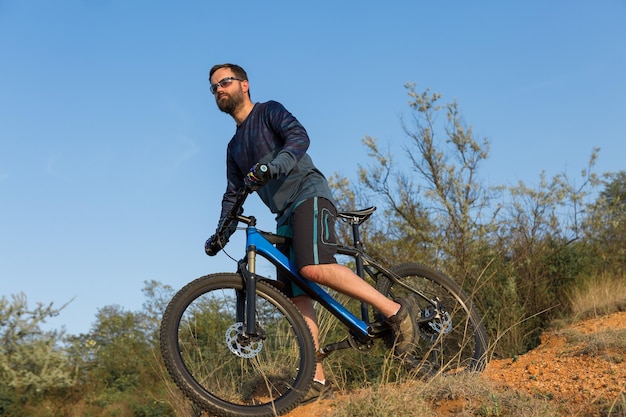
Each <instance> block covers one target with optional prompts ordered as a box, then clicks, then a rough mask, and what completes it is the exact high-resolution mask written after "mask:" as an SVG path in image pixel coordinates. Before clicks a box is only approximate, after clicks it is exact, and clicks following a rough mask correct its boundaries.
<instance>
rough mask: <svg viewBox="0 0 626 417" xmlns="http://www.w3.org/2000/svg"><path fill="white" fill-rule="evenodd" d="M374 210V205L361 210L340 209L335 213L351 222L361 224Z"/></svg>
mask: <svg viewBox="0 0 626 417" xmlns="http://www.w3.org/2000/svg"><path fill="white" fill-rule="evenodd" d="M375 211H376V206H372V207H368V208H366V209H362V210H354V211H340V212H338V213H337V217H339V218H340V219H344V220H347V221H349V222H351V223H356V224H361V223H363V222H364V221H365V220H367V219H368V218H369V217H370V216H371V215H372V213H373V212H375Z"/></svg>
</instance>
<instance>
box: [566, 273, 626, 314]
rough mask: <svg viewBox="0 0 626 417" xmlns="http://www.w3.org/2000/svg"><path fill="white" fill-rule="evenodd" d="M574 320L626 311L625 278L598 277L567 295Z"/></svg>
mask: <svg viewBox="0 0 626 417" xmlns="http://www.w3.org/2000/svg"><path fill="white" fill-rule="evenodd" d="M569 301H570V306H571V310H572V314H573V315H574V318H578V319H580V318H588V317H596V316H601V315H605V314H610V313H613V312H616V311H624V310H626V276H620V277H617V276H612V277H607V276H599V277H592V278H590V279H589V280H588V281H587V282H586V283H585V284H583V285H581V286H580V287H579V288H576V289H575V290H573V291H572V292H571V293H570V294H569Z"/></svg>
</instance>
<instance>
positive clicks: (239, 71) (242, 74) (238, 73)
mask: <svg viewBox="0 0 626 417" xmlns="http://www.w3.org/2000/svg"><path fill="white" fill-rule="evenodd" d="M222 68H228V69H230V70H231V71H232V72H233V74H235V77H237V78H241V79H242V80H246V81H248V74H246V71H245V70H244V69H243V68H241V67H240V66H239V65H235V64H218V65H213V68H211V71H209V80H210V79H211V77H212V76H213V74H214V73H215V71H217V70H218V69H222Z"/></svg>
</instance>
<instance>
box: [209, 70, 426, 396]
mask: <svg viewBox="0 0 626 417" xmlns="http://www.w3.org/2000/svg"><path fill="white" fill-rule="evenodd" d="M209 81H210V82H211V92H212V93H213V95H214V96H215V102H216V104H217V107H218V108H219V109H220V110H221V111H223V112H225V113H228V114H229V115H230V116H231V117H232V118H233V119H234V120H235V123H236V124H237V130H236V132H235V135H234V136H233V138H232V139H231V141H230V143H229V144H228V148H227V154H226V158H227V160H226V164H227V187H226V192H225V193H224V196H223V199H222V214H221V217H220V223H218V224H221V222H222V221H223V220H224V217H225V215H226V214H227V213H228V211H229V210H230V209H231V208H232V206H233V202H234V200H235V196H236V195H237V192H238V190H239V189H241V188H242V187H244V186H248V187H250V188H251V189H253V190H257V193H258V194H259V196H260V197H261V199H262V201H263V202H264V203H265V204H266V205H267V206H268V207H269V209H270V210H271V211H272V213H274V214H276V221H277V226H278V227H277V231H278V233H279V234H283V235H287V236H290V237H292V248H291V251H292V253H291V254H292V255H293V258H292V259H294V261H295V263H296V265H297V267H298V269H299V272H300V274H301V275H302V276H303V277H304V278H306V279H309V280H311V281H314V282H316V283H318V284H320V285H325V286H327V287H330V288H332V289H334V290H336V291H339V292H341V293H344V294H346V295H348V296H350V297H353V298H356V299H358V300H361V301H365V302H366V303H368V304H371V305H372V306H374V307H375V308H376V309H377V310H378V311H380V312H381V313H382V314H383V315H384V316H385V317H387V322H388V324H389V325H390V326H391V328H392V329H393V331H394V333H395V336H396V345H395V352H396V354H398V355H404V354H406V353H409V352H410V351H411V349H412V346H414V345H415V344H416V343H417V340H418V330H417V325H416V324H415V323H416V319H417V318H418V317H419V311H418V309H417V306H416V303H415V302H414V300H413V299H412V298H407V299H398V300H396V301H392V300H390V299H388V298H387V297H385V296H384V295H382V294H381V293H380V292H378V291H377V290H376V289H375V288H374V287H372V286H371V285H369V284H367V283H366V282H365V281H363V280H362V279H361V278H360V277H359V276H357V275H356V274H355V273H354V272H353V271H352V270H351V269H349V268H347V267H345V266H343V265H340V264H338V263H337V262H336V260H335V258H334V255H335V253H336V236H335V230H334V224H335V218H336V215H337V211H336V209H335V206H334V202H333V197H332V194H331V191H330V188H329V186H328V182H327V180H326V178H325V177H324V175H323V174H322V173H321V172H320V171H319V170H318V169H317V168H316V167H315V166H314V165H313V161H312V160H311V158H310V157H309V155H308V154H307V153H306V152H307V149H308V147H309V137H308V135H307V132H306V130H305V129H304V127H303V126H302V125H301V124H300V123H299V122H298V120H296V118H295V117H294V116H293V115H292V114H291V113H289V112H288V111H287V110H286V109H285V108H284V107H283V106H282V105H281V104H280V103H278V102H275V101H268V102H266V103H256V104H255V103H253V102H252V101H251V98H250V85H249V81H248V76H247V74H246V72H245V71H244V70H243V68H241V67H240V66H238V65H234V64H222V65H215V66H214V67H213V68H211V71H210V75H209ZM218 227H219V226H218ZM220 249H221V246H220V243H219V242H217V239H216V237H215V235H213V236H211V238H209V240H207V243H206V245H205V250H206V252H207V254H208V255H210V256H213V255H215V254H216V253H217V252H218V251H219V250H220ZM281 278H282V277H280V276H279V279H281ZM288 284H289V285H286V287H287V289H286V291H285V292H286V293H287V295H288V296H289V297H291V299H292V301H293V302H294V304H295V305H296V306H297V307H298V309H299V310H300V311H301V312H302V315H303V316H304V318H305V320H306V322H307V324H308V325H309V327H310V329H311V333H312V334H313V339H314V341H315V346H316V348H317V349H319V332H318V326H317V320H316V315H315V311H314V309H313V303H312V300H311V298H309V297H308V296H307V295H306V294H304V292H302V291H301V290H300V289H299V288H298V287H297V286H295V285H294V286H293V288H292V287H291V285H290V283H288ZM330 396H332V388H331V387H330V384H327V383H326V378H325V376H324V370H323V368H322V365H321V363H318V364H317V368H316V373H315V377H314V383H313V385H312V388H311V390H310V391H309V393H307V396H305V398H304V400H303V403H306V402H311V401H314V400H317V399H322V398H328V397H330Z"/></svg>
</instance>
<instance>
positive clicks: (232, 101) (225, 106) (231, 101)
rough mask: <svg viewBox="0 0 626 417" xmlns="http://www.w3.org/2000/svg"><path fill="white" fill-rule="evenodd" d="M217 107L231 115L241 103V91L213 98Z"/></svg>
mask: <svg viewBox="0 0 626 417" xmlns="http://www.w3.org/2000/svg"><path fill="white" fill-rule="evenodd" d="M215 102H216V103H217V107H218V108H219V109H220V110H221V111H223V112H224V113H228V114H230V115H232V114H233V113H234V112H235V110H237V107H239V104H241V103H242V102H243V91H241V90H238V91H235V92H234V93H233V94H232V95H231V94H228V93H222V94H221V95H219V96H217V97H216V98H215Z"/></svg>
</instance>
